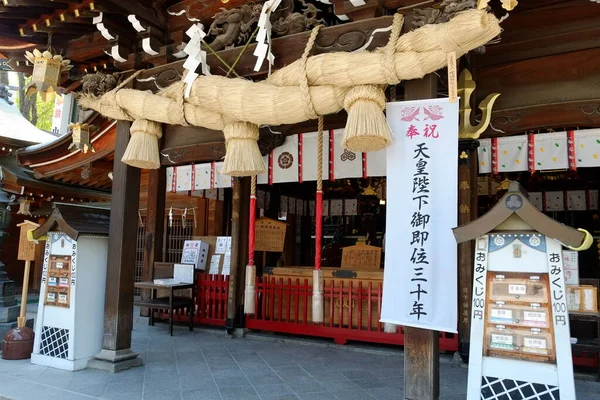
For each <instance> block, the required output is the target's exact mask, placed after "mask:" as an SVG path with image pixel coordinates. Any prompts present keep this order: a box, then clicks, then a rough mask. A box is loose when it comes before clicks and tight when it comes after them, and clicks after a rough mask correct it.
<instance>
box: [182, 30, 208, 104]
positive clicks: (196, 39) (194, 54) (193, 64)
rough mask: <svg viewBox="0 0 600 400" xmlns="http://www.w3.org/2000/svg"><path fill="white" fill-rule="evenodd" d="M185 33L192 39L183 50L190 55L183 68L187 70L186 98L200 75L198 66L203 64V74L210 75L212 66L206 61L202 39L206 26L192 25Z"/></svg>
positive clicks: (185, 80)
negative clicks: (197, 71)
mask: <svg viewBox="0 0 600 400" xmlns="http://www.w3.org/2000/svg"><path fill="white" fill-rule="evenodd" d="M185 34H186V35H188V36H189V37H190V41H189V42H188V44H186V45H185V48H184V49H183V52H184V53H185V54H187V55H188V57H187V59H186V60H185V62H184V63H183V68H185V69H186V70H187V73H186V75H185V78H183V81H184V82H185V83H186V87H185V98H188V97H190V92H191V91H192V84H193V83H194V81H195V80H196V78H197V77H198V74H197V73H196V68H198V67H199V66H200V65H202V74H204V75H210V67H209V66H208V64H207V63H206V51H204V50H202V39H204V37H205V36H206V33H205V32H204V26H203V25H202V24H195V25H192V26H191V27H190V29H188V30H187V31H186V32H185Z"/></svg>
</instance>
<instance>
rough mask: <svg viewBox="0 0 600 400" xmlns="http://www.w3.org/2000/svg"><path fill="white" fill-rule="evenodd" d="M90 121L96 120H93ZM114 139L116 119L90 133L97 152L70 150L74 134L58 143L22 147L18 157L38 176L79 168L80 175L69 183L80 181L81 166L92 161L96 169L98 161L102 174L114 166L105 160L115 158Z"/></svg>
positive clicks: (49, 177)
mask: <svg viewBox="0 0 600 400" xmlns="http://www.w3.org/2000/svg"><path fill="white" fill-rule="evenodd" d="M89 122H90V123H93V121H89ZM115 138H116V123H115V121H105V122H104V123H102V124H101V126H100V128H99V129H98V130H97V131H96V132H94V133H93V134H92V136H91V141H92V145H93V146H94V150H95V152H94V153H92V152H88V153H83V152H82V151H79V150H75V151H72V150H69V146H70V144H71V135H64V136H63V137H61V138H60V139H59V140H57V141H56V142H53V143H50V144H48V145H45V146H44V145H41V146H33V147H28V148H25V149H21V150H19V151H18V152H17V159H18V161H19V163H20V164H21V165H23V166H25V167H27V168H30V169H31V170H32V171H33V172H34V174H35V177H36V178H38V179H42V178H45V179H53V178H55V177H56V176H57V175H59V174H64V173H67V172H69V171H77V173H76V175H75V176H76V177H78V178H76V179H75V180H73V181H69V182H76V181H81V180H82V177H81V168H82V167H84V166H85V165H87V164H89V163H91V164H92V169H94V164H95V163H97V167H96V170H101V171H102V174H103V175H106V174H107V170H108V168H111V169H112V167H111V166H112V163H109V162H107V161H105V159H112V153H113V152H114V145H115ZM59 179H61V178H59Z"/></svg>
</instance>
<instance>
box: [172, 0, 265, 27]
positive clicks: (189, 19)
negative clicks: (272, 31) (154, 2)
mask: <svg viewBox="0 0 600 400" xmlns="http://www.w3.org/2000/svg"><path fill="white" fill-rule="evenodd" d="M263 2H264V1H263V0H258V1H255V3H263ZM246 3H248V0H229V1H228V2H225V3H224V2H222V1H220V0H182V1H180V2H178V3H177V4H173V5H171V6H170V7H169V8H167V19H168V22H167V24H168V26H169V30H170V31H176V30H186V29H187V28H189V27H190V25H191V24H192V23H195V22H202V23H204V24H205V25H208V23H209V22H210V20H212V18H213V16H214V15H215V14H216V13H218V12H219V11H220V9H221V8H225V9H227V10H229V9H232V8H236V7H240V6H243V5H244V4H246Z"/></svg>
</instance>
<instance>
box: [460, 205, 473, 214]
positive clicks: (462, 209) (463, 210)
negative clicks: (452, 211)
mask: <svg viewBox="0 0 600 400" xmlns="http://www.w3.org/2000/svg"><path fill="white" fill-rule="evenodd" d="M459 211H460V213H461V214H468V213H469V212H470V211H471V207H469V206H468V205H466V204H461V205H460V209H459Z"/></svg>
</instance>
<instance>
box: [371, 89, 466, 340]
mask: <svg viewBox="0 0 600 400" xmlns="http://www.w3.org/2000/svg"><path fill="white" fill-rule="evenodd" d="M416 108H419V109H422V110H421V111H423V112H421V113H420V115H419V113H415V112H414V110H415V109H416ZM411 110H412V111H411ZM387 119H388V122H389V124H390V127H391V129H392V132H393V134H394V141H393V143H392V145H391V146H390V147H388V149H387V179H388V181H387V188H388V189H387V204H386V205H387V223H386V226H387V228H386V229H387V231H386V244H391V245H388V246H386V253H385V271H384V280H383V305H382V311H381V322H387V323H392V324H396V325H402V326H412V327H418V328H425V329H431V330H436V331H443V332H454V333H455V332H456V328H457V323H458V321H457V309H458V306H457V297H458V293H457V265H456V264H457V261H456V257H457V254H456V253H457V245H456V241H455V239H454V236H453V234H452V228H455V227H456V224H457V196H458V158H457V157H458V102H454V103H450V102H449V101H448V99H447V98H444V99H430V100H419V101H405V102H394V103H388V104H387Z"/></svg>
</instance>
